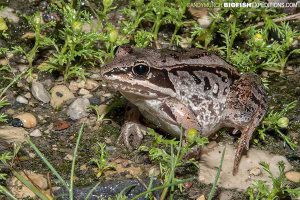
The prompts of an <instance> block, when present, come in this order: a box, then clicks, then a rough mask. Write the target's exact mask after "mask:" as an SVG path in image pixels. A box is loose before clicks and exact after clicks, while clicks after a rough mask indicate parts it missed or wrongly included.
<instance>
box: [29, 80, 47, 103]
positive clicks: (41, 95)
mask: <svg viewBox="0 0 300 200" xmlns="http://www.w3.org/2000/svg"><path fill="white" fill-rule="evenodd" d="M31 93H32V95H33V96H34V97H35V98H36V99H37V100H39V101H41V102H43V103H49V102H50V99H51V98H50V94H49V93H48V91H47V90H46V89H45V87H44V85H43V84H42V83H40V82H37V81H33V82H32V85H31Z"/></svg>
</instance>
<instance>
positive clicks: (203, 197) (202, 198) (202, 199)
mask: <svg viewBox="0 0 300 200" xmlns="http://www.w3.org/2000/svg"><path fill="white" fill-rule="evenodd" d="M197 200H205V196H204V195H201V196H199V197H198V198H197Z"/></svg>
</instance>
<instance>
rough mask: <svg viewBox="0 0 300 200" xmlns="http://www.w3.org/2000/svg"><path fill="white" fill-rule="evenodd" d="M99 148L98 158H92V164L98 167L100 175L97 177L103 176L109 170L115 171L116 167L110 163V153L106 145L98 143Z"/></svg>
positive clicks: (97, 149) (97, 150) (97, 151)
mask: <svg viewBox="0 0 300 200" xmlns="http://www.w3.org/2000/svg"><path fill="white" fill-rule="evenodd" d="M97 144H98V146H97V148H96V156H97V157H96V158H92V159H91V162H92V163H95V164H96V165H97V167H98V173H97V175H96V176H97V177H100V176H102V174H103V172H104V171H106V170H109V169H114V165H112V164H110V163H109V162H108V160H107V159H108V153H107V151H106V149H105V146H106V145H105V144H104V143H100V142H98V143H97Z"/></svg>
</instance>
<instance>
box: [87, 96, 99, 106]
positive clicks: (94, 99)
mask: <svg viewBox="0 0 300 200" xmlns="http://www.w3.org/2000/svg"><path fill="white" fill-rule="evenodd" d="M89 101H90V104H91V105H100V104H101V99H100V98H99V97H91V98H89Z"/></svg>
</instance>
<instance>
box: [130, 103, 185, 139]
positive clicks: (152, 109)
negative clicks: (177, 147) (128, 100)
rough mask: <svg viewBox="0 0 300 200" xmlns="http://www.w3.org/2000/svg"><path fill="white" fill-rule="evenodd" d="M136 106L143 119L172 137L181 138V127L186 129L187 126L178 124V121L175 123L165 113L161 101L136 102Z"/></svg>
mask: <svg viewBox="0 0 300 200" xmlns="http://www.w3.org/2000/svg"><path fill="white" fill-rule="evenodd" d="M134 104H135V105H136V106H137V107H138V108H139V110H140V112H141V114H142V115H143V117H145V118H146V119H147V120H148V121H149V122H150V123H152V124H154V125H155V126H157V127H158V128H159V129H162V130H164V131H165V132H167V133H169V134H171V135H174V136H180V134H181V129H180V126H183V127H185V125H184V124H182V125H180V124H178V123H177V121H175V120H174V119H173V118H172V117H170V116H169V115H168V114H167V113H165V112H163V110H162V106H163V104H164V103H163V102H161V101H159V100H145V101H139V102H134Z"/></svg>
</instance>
